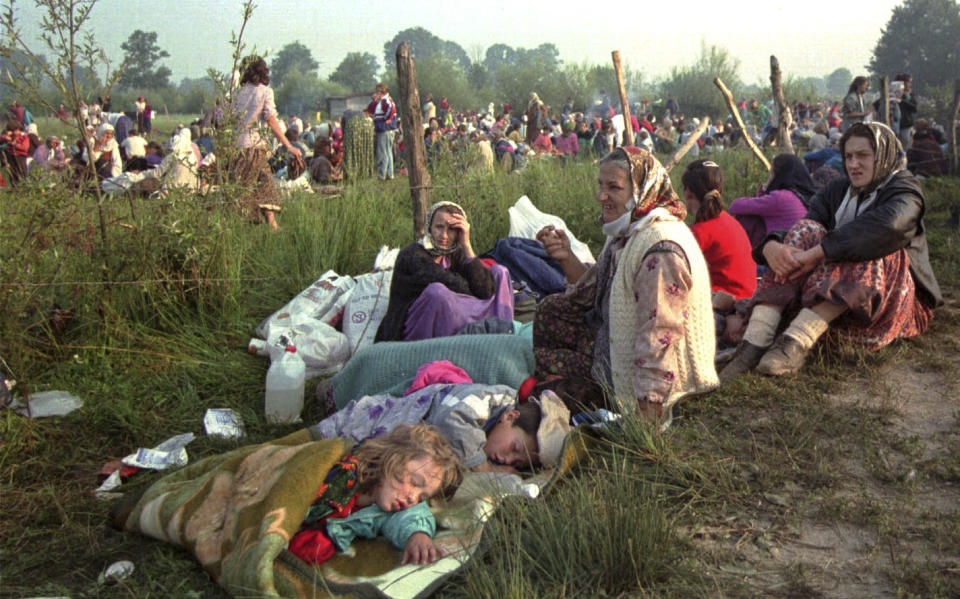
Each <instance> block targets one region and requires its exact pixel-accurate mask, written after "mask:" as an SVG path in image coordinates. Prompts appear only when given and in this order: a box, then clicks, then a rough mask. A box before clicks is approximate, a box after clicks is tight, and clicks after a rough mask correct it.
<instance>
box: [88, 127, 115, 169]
mask: <svg viewBox="0 0 960 599" xmlns="http://www.w3.org/2000/svg"><path fill="white" fill-rule="evenodd" d="M83 152H84V154H83V161H84V162H88V160H90V159H91V158H92V160H93V162H94V165H95V166H96V169H97V177H99V178H100V179H111V178H113V177H116V176H118V175H119V174H120V173H122V172H123V161H122V160H121V159H120V146H119V144H117V140H115V139H114V138H113V125H111V124H110V123H101V124H100V126H99V127H98V128H97V137H96V138H95V140H94V143H93V153H92V156H90V157H88V156H87V149H86V148H84V149H83Z"/></svg>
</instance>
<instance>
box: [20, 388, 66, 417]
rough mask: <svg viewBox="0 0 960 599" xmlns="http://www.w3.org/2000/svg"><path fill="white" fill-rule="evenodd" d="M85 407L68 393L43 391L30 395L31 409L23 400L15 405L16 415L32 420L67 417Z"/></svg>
mask: <svg viewBox="0 0 960 599" xmlns="http://www.w3.org/2000/svg"><path fill="white" fill-rule="evenodd" d="M82 406H83V400H81V399H80V398H79V397H77V396H75V395H71V394H69V393H67V392H66V391H41V392H40V393H31V394H30V409H29V410H28V409H27V405H26V404H25V403H24V402H23V400H22V399H21V400H19V401H18V402H17V403H14V404H13V406H12V407H13V409H14V411H15V412H16V413H18V414H22V415H24V416H29V417H31V418H43V417H45V416H65V415H67V414H69V413H70V412H72V411H74V410H76V409H77V408H80V407H82Z"/></svg>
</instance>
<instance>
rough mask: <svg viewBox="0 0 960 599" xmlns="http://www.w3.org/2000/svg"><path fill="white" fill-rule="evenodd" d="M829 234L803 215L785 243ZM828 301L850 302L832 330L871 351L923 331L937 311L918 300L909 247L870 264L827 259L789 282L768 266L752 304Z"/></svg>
mask: <svg viewBox="0 0 960 599" xmlns="http://www.w3.org/2000/svg"><path fill="white" fill-rule="evenodd" d="M826 234H827V230H826V229H825V228H824V227H823V225H821V224H820V223H817V222H815V221H812V220H807V219H802V220H800V221H798V222H797V223H796V224H795V225H793V227H792V228H791V229H790V231H789V232H788V233H787V236H786V238H785V239H784V243H785V244H786V245H789V246H792V247H796V248H799V249H802V250H807V249H810V248H812V247H814V246H816V245H817V244H819V243H820V240H821V239H822V238H823V236H824V235H826ZM823 301H829V302H832V303H834V304H838V305H842V306H846V308H847V311H846V312H844V313H843V314H842V315H841V316H840V317H839V318H838V319H837V320H836V321H835V322H834V323H832V324H831V328H833V329H834V330H836V332H837V333H839V335H840V336H841V337H843V338H845V339H848V340H850V341H853V342H855V343H858V344H860V345H864V346H865V347H867V348H868V349H870V350H871V351H876V350H878V349H880V348H882V347H885V346H886V345H888V344H889V343H890V342H892V341H893V340H895V339H900V338H908V337H916V336H917V335H920V334H921V333H923V332H924V331H925V330H927V326H928V325H929V324H930V319H931V318H933V309H932V308H929V307H927V306H925V305H923V304H922V303H921V302H920V300H919V299H918V298H917V295H916V286H915V285H914V281H913V277H912V276H911V275H910V257H909V256H908V255H907V250H906V249H900V250H897V251H895V252H893V253H890V254H887V255H886V256H884V257H882V258H877V259H876V260H868V261H864V262H823V263H821V264H819V265H817V266H816V267H815V268H814V269H813V270H812V271H810V272H809V273H808V274H807V275H806V277H805V278H803V279H801V280H798V281H794V282H792V283H786V284H783V283H776V282H774V274H773V271H772V270H768V271H767V272H766V273H764V275H763V276H762V277H761V278H760V284H759V285H758V286H757V291H756V293H754V295H753V301H752V303H753V304H754V305H755V304H772V305H775V306H784V307H788V306H790V305H791V304H792V305H794V306H796V305H797V304H798V303H799V305H800V306H802V307H805V308H811V307H813V306H815V305H817V304H819V303H820V302H823Z"/></svg>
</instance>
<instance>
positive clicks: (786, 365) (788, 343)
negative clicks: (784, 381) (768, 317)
mask: <svg viewBox="0 0 960 599" xmlns="http://www.w3.org/2000/svg"><path fill="white" fill-rule="evenodd" d="M809 352H810V350H809V349H807V348H804V347H803V346H802V345H800V342H799V341H797V340H796V339H794V338H793V337H788V336H787V335H780V336H779V337H777V339H776V340H775V341H774V342H773V345H771V346H770V349H768V350H767V353H765V354H763V357H762V358H760V363H759V364H757V372H759V373H760V374H769V375H771V376H781V375H784V374H793V373H795V372H797V371H799V370H800V368H801V367H802V366H803V363H804V362H805V361H806V360H807V354H808V353H809Z"/></svg>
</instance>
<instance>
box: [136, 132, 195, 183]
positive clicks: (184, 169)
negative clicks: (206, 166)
mask: <svg viewBox="0 0 960 599" xmlns="http://www.w3.org/2000/svg"><path fill="white" fill-rule="evenodd" d="M145 175H146V178H148V179H150V178H152V179H161V180H162V181H163V188H164V189H165V190H169V189H173V188H178V187H181V188H186V189H188V190H197V189H199V188H200V178H199V177H198V176H197V156H196V154H195V153H194V151H193V142H192V140H191V135H190V130H189V129H187V128H186V127H184V128H183V129H180V130H179V131H177V132H176V133H175V134H174V136H173V137H171V138H170V152H168V153H167V155H166V156H164V157H163V161H162V162H161V163H160V165H159V166H157V168H155V169H152V170H149V171H146V173H145Z"/></svg>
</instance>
